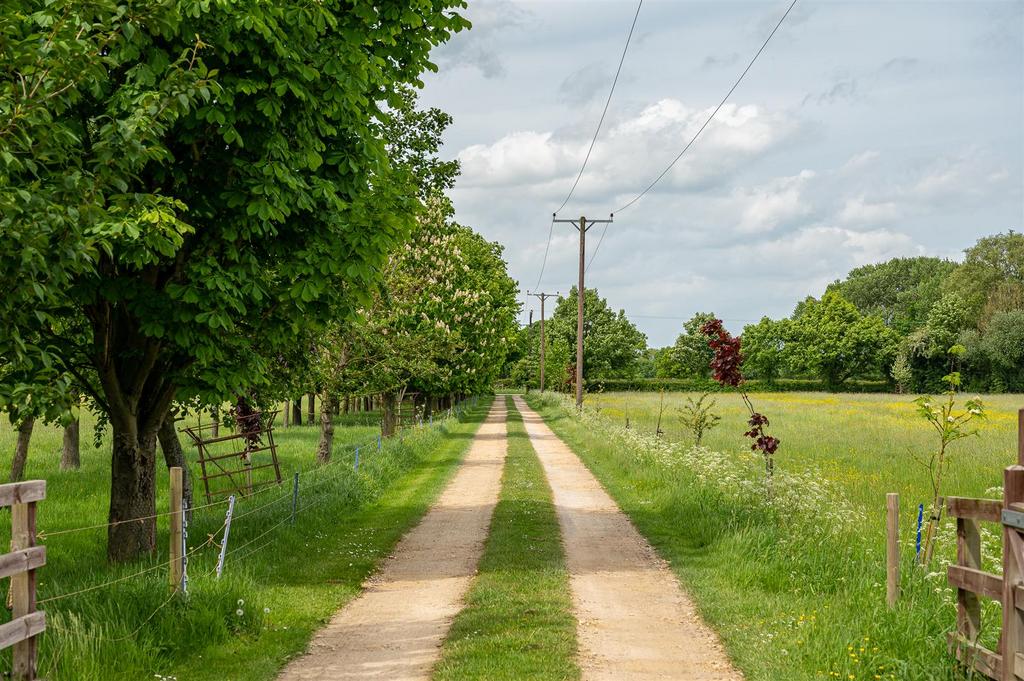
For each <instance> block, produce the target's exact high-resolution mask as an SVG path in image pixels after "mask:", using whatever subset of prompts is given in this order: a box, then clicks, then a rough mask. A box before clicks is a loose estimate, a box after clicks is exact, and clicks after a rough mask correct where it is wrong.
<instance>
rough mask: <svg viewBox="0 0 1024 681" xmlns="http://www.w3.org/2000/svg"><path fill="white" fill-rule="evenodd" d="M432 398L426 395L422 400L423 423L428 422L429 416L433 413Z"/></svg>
mask: <svg viewBox="0 0 1024 681" xmlns="http://www.w3.org/2000/svg"><path fill="white" fill-rule="evenodd" d="M434 399H435V398H434V396H433V395H428V396H427V397H425V398H424V399H423V422H424V423H427V422H428V421H430V415H431V414H432V413H434Z"/></svg>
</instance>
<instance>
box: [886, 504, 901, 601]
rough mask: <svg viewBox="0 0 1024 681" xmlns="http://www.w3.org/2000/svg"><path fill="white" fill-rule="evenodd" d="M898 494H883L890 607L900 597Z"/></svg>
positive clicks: (887, 587) (887, 595) (887, 598)
mask: <svg viewBox="0 0 1024 681" xmlns="http://www.w3.org/2000/svg"><path fill="white" fill-rule="evenodd" d="M899 519H900V495H899V494H896V493H895V492H890V493H889V494H886V495H885V534H886V543H885V549H886V550H885V558H886V570H885V602H886V604H887V605H888V606H889V607H890V608H892V607H895V606H896V601H897V600H898V599H899V597H900V539H899V537H900V529H899V523H900V520H899Z"/></svg>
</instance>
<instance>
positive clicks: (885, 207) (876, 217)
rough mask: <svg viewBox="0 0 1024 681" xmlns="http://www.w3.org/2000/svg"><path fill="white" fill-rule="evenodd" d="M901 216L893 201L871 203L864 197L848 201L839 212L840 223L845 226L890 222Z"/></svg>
mask: <svg viewBox="0 0 1024 681" xmlns="http://www.w3.org/2000/svg"><path fill="white" fill-rule="evenodd" d="M899 216H900V209H899V207H898V206H897V205H896V203H894V202H892V201H881V202H871V201H868V200H866V199H865V198H864V197H863V196H857V197H854V198H852V199H847V200H846V202H845V203H844V204H843V208H842V210H840V211H839V222H841V223H843V224H844V225H865V224H877V223H881V222H890V221H892V220H895V219H896V218H898V217H899Z"/></svg>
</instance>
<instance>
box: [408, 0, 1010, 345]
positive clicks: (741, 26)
mask: <svg viewBox="0 0 1024 681" xmlns="http://www.w3.org/2000/svg"><path fill="white" fill-rule="evenodd" d="M469 5H470V6H469V8H468V10H467V11H466V16H467V17H468V18H469V19H470V20H471V21H472V22H473V28H472V29H471V30H469V31H465V32H462V33H460V34H458V35H456V36H455V37H454V38H453V39H452V40H451V41H450V42H449V43H447V44H445V45H443V46H440V47H438V48H437V49H436V50H435V51H434V53H433V55H432V56H433V60H434V61H435V62H436V64H437V65H438V67H439V70H438V72H437V73H436V74H427V76H426V77H425V79H424V88H423V91H422V93H421V97H420V102H421V104H422V105H424V106H436V107H439V108H441V109H444V110H445V111H447V112H448V113H450V114H451V115H452V116H453V117H454V123H453V124H452V126H451V127H450V128H449V130H448V131H447V133H446V135H445V143H444V148H443V156H444V157H445V158H457V159H459V160H460V162H461V165H462V175H461V177H460V178H459V180H458V183H457V184H456V186H455V188H454V189H453V190H452V192H451V196H452V199H453V201H454V204H455V209H456V219H457V220H458V221H459V222H460V223H462V224H465V225H468V226H470V227H472V228H474V229H475V230H476V231H478V232H480V233H481V234H483V235H484V236H485V237H487V238H488V239H490V240H493V241H498V242H500V243H501V244H502V245H503V246H504V247H505V257H506V259H507V261H508V263H509V271H510V274H511V275H512V277H513V278H515V279H516V280H517V281H518V282H519V285H520V288H521V289H522V290H523V291H524V294H523V300H524V309H523V315H522V320H523V321H524V322H525V320H526V318H527V315H528V313H529V312H528V311H529V310H530V309H533V310H534V314H535V316H539V303H538V301H537V300H536V299H533V298H531V299H529V302H528V303H527V302H526V297H525V291H527V290H530V291H537V290H541V291H546V292H560V293H561V294H563V295H564V294H566V293H567V292H568V291H569V289H570V287H572V286H573V285H574V284H575V283H576V276H577V274H576V272H577V263H578V234H577V231H576V230H575V229H574V228H573V226H572V225H568V224H563V225H557V224H556V225H555V226H554V229H553V231H552V230H551V214H552V212H553V211H555V210H556V209H557V208H558V207H559V205H560V204H561V203H562V201H563V200H564V199H565V197H566V195H567V194H568V193H569V189H570V187H571V186H572V183H573V180H574V179H575V177H576V175H577V173H578V172H579V168H580V165H581V163H582V162H583V158H584V156H585V154H586V152H587V148H588V147H589V145H590V142H591V139H592V138H593V134H594V130H595V128H596V126H597V122H598V119H599V118H600V115H601V110H602V108H603V107H604V104H605V100H606V98H607V96H608V90H609V88H610V86H611V82H612V77H613V75H614V73H615V68H616V66H617V65H618V62H619V58H620V56H621V54H622V48H623V45H624V43H625V40H626V35H627V33H628V31H629V27H630V23H631V22H632V20H633V16H634V13H635V12H636V7H637V3H636V2H633V1H632V0H630V1H625V2H619V1H613V0H605V1H600V0H546V1H545V2H519V1H515V2H514V1H512V0H476V1H474V0H470V3H469ZM788 5H789V2H788V1H786V2H776V1H774V0H772V1H767V2H739V1H732V0H718V1H716V2H688V1H680V0H662V1H660V2H659V1H657V0H646V1H645V2H644V3H643V5H642V7H641V10H640V14H639V17H638V19H637V24H636V29H635V32H634V35H633V39H632V42H631V44H630V48H629V51H628V54H627V55H626V59H625V63H624V65H623V68H622V74H621V76H620V78H619V81H618V85H617V86H616V90H615V93H614V96H613V98H612V100H611V105H610V107H609V109H608V114H607V117H606V119H605V122H604V125H603V127H602V130H601V133H600V136H599V137H598V139H597V143H596V146H595V147H594V151H593V154H592V156H591V158H590V161H589V163H588V165H587V168H586V172H585V173H584V175H583V177H582V179H581V180H580V183H579V186H578V188H577V189H576V192H575V194H574V195H573V197H572V199H571V201H570V202H569V203H568V204H567V205H566V206H565V208H564V209H563V210H562V211H561V212H559V215H558V216H559V218H566V219H569V218H578V217H579V216H581V215H586V216H587V217H590V218H595V219H605V218H607V217H608V215H609V214H610V213H612V212H616V211H617V212H616V214H615V218H614V222H613V223H612V224H611V225H610V226H609V227H608V229H607V232H606V234H605V236H604V239H603V241H601V245H600V249H599V250H598V251H597V252H596V254H594V248H595V246H596V245H597V243H598V241H599V240H600V239H601V233H602V232H601V230H602V228H603V225H595V226H594V227H593V228H592V229H591V230H590V231H589V232H588V234H587V241H588V244H587V245H588V249H587V250H588V256H587V257H588V260H590V259H591V258H593V260H592V265H591V266H590V268H589V270H588V272H587V281H586V285H587V287H588V288H596V289H597V290H598V292H599V293H600V295H601V296H603V297H605V298H607V299H608V302H609V304H610V305H611V306H612V307H613V308H615V309H624V310H625V311H626V314H627V316H628V317H629V318H630V319H631V320H632V321H633V322H634V323H635V324H636V325H637V326H638V327H639V328H640V330H642V331H643V332H644V333H646V334H647V336H648V341H649V343H650V345H651V346H655V347H657V346H664V345H669V344H671V343H672V342H673V341H674V340H675V337H676V335H677V334H678V333H679V331H680V330H681V326H682V322H683V320H685V319H687V318H689V317H690V316H692V315H693V314H694V313H696V312H714V313H715V314H717V315H718V316H719V317H721V318H723V319H724V320H725V321H726V325H727V326H728V327H729V328H731V329H732V330H733V331H734V332H739V331H740V330H741V329H742V327H743V325H744V324H745V323H749V322H752V321H757V320H758V319H760V318H761V317H762V316H764V315H767V316H770V317H773V318H779V317H784V316H788V315H790V314H791V313H792V311H793V308H794V307H795V305H796V303H797V302H798V301H799V300H802V299H803V298H805V297H806V296H809V295H811V296H820V295H821V293H822V292H823V291H824V288H825V287H826V286H827V285H828V283H829V282H831V281H834V280H836V279H839V278H842V277H844V276H845V275H846V273H847V272H848V271H849V270H850V269H852V268H854V267H857V266H860V265H864V264H868V263H873V262H880V261H883V260H887V259H889V258H893V257H901V256H915V255H931V256H939V257H946V258H953V259H958V258H961V257H962V252H963V249H964V248H966V247H968V246H970V245H971V244H973V243H974V242H975V241H976V240H977V239H978V238H979V237H981V236H985V235H989V234H995V233H997V232H1005V231H1007V230H1009V229H1015V230H1017V231H1020V230H1022V229H1024V2H1022V1H1021V0H1012V1H1011V0H1004V1H1002V2H980V1H971V2H941V1H939V2H891V1H877V2H836V1H823V0H818V1H811V0H799V1H798V2H797V5H796V6H795V8H794V9H793V10H792V12H791V13H790V15H789V16H788V17H787V19H786V21H785V22H784V23H783V24H782V26H781V28H780V29H779V31H778V32H777V33H776V34H775V36H774V37H773V38H772V40H771V42H770V43H769V44H768V46H767V48H766V49H765V51H764V52H763V53H762V54H761V56H760V57H759V58H758V60H757V62H756V63H755V64H754V66H753V68H752V69H751V70H750V72H749V73H748V74H747V76H746V78H745V79H744V80H743V82H742V83H741V84H740V86H739V88H738V89H737V90H736V92H735V93H734V94H733V96H732V97H731V98H730V100H729V102H728V103H727V104H726V105H725V106H724V107H723V108H722V109H721V111H719V113H718V115H717V116H716V117H715V119H714V120H713V121H712V122H711V123H710V124H709V125H708V127H707V128H706V129H705V130H704V132H703V133H702V135H701V136H700V137H699V138H698V139H697V141H696V142H695V143H694V144H693V146H692V147H691V148H690V150H689V151H688V152H687V153H686V154H685V155H684V156H683V158H682V159H681V160H680V161H679V163H678V164H676V165H675V166H674V167H673V169H672V170H671V171H669V172H668V174H666V176H665V178H664V179H663V180H662V181H661V182H660V183H659V184H658V185H656V186H655V188H654V189H652V190H651V192H650V193H648V194H647V195H646V196H644V197H643V198H642V199H641V200H640V201H638V202H636V203H635V204H633V205H632V206H630V207H629V208H626V209H625V210H621V211H618V209H619V208H622V207H623V206H624V205H625V204H626V203H627V202H629V201H630V200H631V199H632V198H634V197H635V196H636V195H637V194H639V193H640V192H641V191H642V190H643V188H644V187H646V186H647V185H648V184H650V182H651V181H652V180H653V179H654V178H655V177H656V176H657V175H658V174H659V173H661V172H662V171H663V170H664V169H665V168H666V166H667V165H668V164H669V163H670V162H671V160H672V159H673V158H674V157H675V156H676V155H677V154H678V153H679V152H680V151H681V150H682V149H683V147H684V146H685V145H686V143H687V142H688V141H689V140H690V139H691V137H692V136H693V134H694V133H695V132H696V130H697V129H698V128H699V127H700V125H701V124H702V123H703V122H704V121H705V119H706V118H707V117H708V115H710V113H711V111H712V110H713V109H714V107H715V106H716V105H717V104H718V102H719V101H720V100H721V99H722V97H723V96H724V95H725V93H726V92H728V90H729V88H730V87H731V86H732V84H733V83H734V82H735V80H736V78H737V77H738V76H739V74H740V72H742V70H743V68H744V67H745V66H746V65H747V63H748V62H749V61H750V59H751V58H752V57H753V55H754V53H755V52H756V51H757V49H758V47H760V45H761V43H762V42H763V41H764V39H765V38H766V37H767V36H768V34H769V33H770V32H771V29H772V28H773V27H774V26H775V24H776V22H777V21H778V20H779V18H780V17H781V16H782V14H783V13H784V12H785V10H786V7H787V6H788ZM549 232H551V233H552V234H553V236H552V238H551V241H550V250H549V253H548V257H547V264H546V267H545V268H544V275H543V279H542V280H541V281H540V282H538V277H539V276H540V273H541V266H542V261H543V259H544V253H545V248H546V244H547V242H548V234H549ZM548 309H549V312H548V314H550V308H548Z"/></svg>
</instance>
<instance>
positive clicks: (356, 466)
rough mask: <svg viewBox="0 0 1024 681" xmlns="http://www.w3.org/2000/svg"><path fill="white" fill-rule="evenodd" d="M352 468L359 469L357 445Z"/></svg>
mask: <svg viewBox="0 0 1024 681" xmlns="http://www.w3.org/2000/svg"><path fill="white" fill-rule="evenodd" d="M352 469H353V470H359V447H356V462H355V465H353V466H352Z"/></svg>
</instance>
